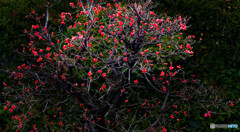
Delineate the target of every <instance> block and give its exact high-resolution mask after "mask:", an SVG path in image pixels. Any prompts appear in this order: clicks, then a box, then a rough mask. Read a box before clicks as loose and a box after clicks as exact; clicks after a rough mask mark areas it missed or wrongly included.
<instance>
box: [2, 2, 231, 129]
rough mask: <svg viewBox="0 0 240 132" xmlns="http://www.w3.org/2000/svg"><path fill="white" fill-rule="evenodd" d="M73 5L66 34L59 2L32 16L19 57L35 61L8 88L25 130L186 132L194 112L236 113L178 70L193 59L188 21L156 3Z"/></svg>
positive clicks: (19, 123) (8, 106) (18, 122)
mask: <svg viewBox="0 0 240 132" xmlns="http://www.w3.org/2000/svg"><path fill="white" fill-rule="evenodd" d="M69 5H70V6H71V7H72V8H73V10H75V12H74V13H69V12H62V13H61V15H60V16H61V20H60V23H61V25H60V26H59V30H58V32H56V31H55V29H56V28H54V27H52V28H51V23H50V22H49V21H48V20H49V19H50V17H49V10H50V9H51V7H52V5H51V3H50V4H47V5H46V6H47V13H46V14H43V15H40V16H38V15H37V13H35V12H32V13H31V15H29V17H31V18H33V19H35V20H36V21H37V22H38V24H34V25H32V26H31V28H30V29H28V30H26V31H25V33H26V34H28V35H29V37H30V39H31V40H30V42H29V43H28V44H27V45H25V47H24V48H23V50H22V51H21V52H19V54H20V55H21V56H22V57H24V58H27V60H29V61H28V62H27V63H24V64H22V65H19V66H18V67H17V70H16V71H13V72H12V73H11V75H10V78H12V80H10V81H7V82H4V83H3V84H4V86H5V89H4V91H5V92H4V93H2V94H3V95H4V97H5V99H6V100H7V102H6V105H5V106H4V109H5V110H9V111H10V112H12V113H13V116H12V118H13V120H14V121H15V122H16V125H17V126H16V129H17V130H27V131H31V130H32V131H36V130H39V131H50V130H53V131H54V130H57V131H67V130H71V131H75V130H76V131H77V130H91V131H95V130H96V131H135V130H145V131H160V130H162V131H166V129H170V130H179V129H183V128H184V127H188V126H186V122H188V120H187V118H186V117H188V116H189V115H191V111H192V110H194V109H197V108H198V109H201V110H204V111H201V114H202V115H203V116H204V117H205V118H208V117H210V116H211V115H212V114H218V113H217V112H212V110H214V108H216V107H217V108H218V107H220V106H221V107H222V109H224V110H228V105H223V102H222V101H223V100H222V99H221V96H220V95H219V94H218V93H217V92H216V91H215V90H214V89H209V88H207V87H206V86H204V85H202V84H201V83H200V81H199V80H198V79H197V78H196V76H195V75H189V74H186V73H185V72H184V69H183V68H182V67H181V65H176V64H174V63H173V62H174V61H177V60H181V59H184V60H185V59H186V58H188V57H190V56H192V54H193V51H192V45H193V44H194V43H196V41H195V40H194V38H195V36H194V35H186V33H185V32H184V31H185V30H187V29H188V25H187V22H188V18H187V17H181V16H176V17H173V18H172V17H169V16H167V15H166V14H157V13H154V12H153V11H151V8H152V5H151V2H150V1H147V2H144V3H128V4H127V5H126V6H125V5H121V3H118V2H116V3H114V4H113V5H111V4H110V3H108V4H104V3H102V2H99V3H98V4H96V3H92V2H90V1H88V2H87V3H80V2H78V3H69ZM44 18H45V19H44ZM219 98H220V99H219ZM234 103H235V102H234Z"/></svg>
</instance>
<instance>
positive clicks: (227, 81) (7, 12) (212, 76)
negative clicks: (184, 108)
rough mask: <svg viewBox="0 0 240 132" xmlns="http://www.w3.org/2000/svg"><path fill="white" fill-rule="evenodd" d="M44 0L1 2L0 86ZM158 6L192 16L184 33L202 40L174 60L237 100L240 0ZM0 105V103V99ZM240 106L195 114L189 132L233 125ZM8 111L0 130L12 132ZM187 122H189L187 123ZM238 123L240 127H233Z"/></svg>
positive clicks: (166, 1)
mask: <svg viewBox="0 0 240 132" xmlns="http://www.w3.org/2000/svg"><path fill="white" fill-rule="evenodd" d="M46 2H47V0H10V1H9V0H2V1H1V2H0V30H1V32H0V70H1V71H0V72H1V74H0V82H3V81H5V80H7V79H8V74H7V72H8V71H9V69H11V68H13V67H14V66H16V65H18V64H20V62H22V61H27V60H22V58H20V57H18V55H17V54H16V53H14V52H13V51H14V50H16V49H20V50H21V44H25V43H27V42H28V41H27V39H26V38H24V36H23V35H24V34H23V32H24V29H25V28H26V27H29V26H30V25H31V24H32V23H33V22H32V21H29V19H26V18H25V16H26V15H28V14H29V13H30V12H32V11H33V10H34V11H35V12H40V13H41V12H44V9H45V7H44V5H45V3H46ZM154 2H155V3H156V4H159V5H158V7H157V8H156V9H155V12H158V13H160V12H167V14H168V15H170V16H175V15H176V14H178V15H182V16H191V19H190V23H191V27H190V28H189V29H188V32H189V34H195V35H196V37H197V38H198V39H200V38H201V39H202V41H201V42H200V43H198V44H195V45H194V52H195V53H194V56H193V57H192V58H190V59H189V60H187V61H186V62H179V63H181V64H182V65H183V64H184V66H183V67H185V69H187V70H186V71H188V72H190V73H194V74H196V75H197V76H198V77H200V78H201V80H202V81H204V82H205V83H206V84H208V85H210V88H213V89H218V90H219V91H222V93H223V95H224V96H225V97H227V98H229V99H235V100H236V99H238V98H239V93H240V81H239V80H240V67H239V66H240V52H239V51H240V33H239V29H240V24H239V18H240V1H238V0H212V1H209V0H154ZM68 3H69V2H68V0H67V1H61V2H60V3H58V4H57V6H55V7H54V8H53V9H52V10H51V11H50V15H52V16H54V18H55V19H52V20H50V21H51V22H52V23H53V24H56V25H57V24H58V19H59V17H58V16H57V14H58V13H59V12H61V11H63V10H64V11H66V10H67V9H68V6H69V5H68ZM1 102H4V101H3V100H2V99H1ZM1 107H2V106H1ZM237 109H240V106H237V105H235V106H234V109H233V113H232V114H228V115H221V116H220V115H217V116H214V115H213V117H212V118H208V119H205V118H203V115H202V114H201V111H198V110H195V111H193V112H195V114H194V115H195V116H194V117H188V118H189V123H188V124H189V130H191V129H198V130H199V129H201V130H205V129H206V128H209V124H210V123H211V122H213V123H216V124H221V123H224V124H226V123H233V124H236V123H238V121H239V120H240V111H237ZM9 115H10V114H9V113H8V112H5V111H4V110H3V109H2V108H1V110H0V118H1V126H0V131H7V130H13V129H12V126H11V120H10V119H9V118H8V117H9ZM190 119H191V120H190ZM238 125H240V124H238Z"/></svg>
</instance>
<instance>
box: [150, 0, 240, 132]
mask: <svg viewBox="0 0 240 132" xmlns="http://www.w3.org/2000/svg"><path fill="white" fill-rule="evenodd" d="M154 2H155V3H159V4H160V5H159V6H158V7H157V8H156V9H155V11H156V12H159V13H160V12H166V13H167V14H168V15H170V16H175V15H182V16H191V19H190V25H191V27H190V28H189V30H188V32H189V34H194V35H196V38H198V39H200V38H202V41H201V42H200V43H198V44H195V45H194V46H193V47H194V52H195V53H194V56H193V57H192V58H190V59H189V61H188V62H181V63H183V64H184V65H185V66H184V67H185V69H187V70H188V71H189V72H193V73H194V74H196V75H197V76H198V77H200V78H201V80H203V81H204V82H205V83H208V84H209V85H211V86H213V87H212V88H218V89H219V90H221V91H223V93H224V95H225V96H226V97H227V98H229V99H235V100H237V99H238V98H239V93H240V81H239V80H240V67H239V65H240V43H239V41H240V33H239V31H240V22H239V18H240V1H238V0H231V1H230V0H212V1H209V0H155V1H154ZM234 107H235V109H239V106H236V105H234ZM198 111H199V110H198ZM198 111H196V114H195V115H196V118H195V120H196V121H197V120H199V119H200V117H202V115H199V114H198ZM216 111H217V110H216ZM197 115H199V116H197ZM239 117H240V114H239V113H237V112H233V113H232V114H229V115H216V116H214V117H213V119H212V120H211V121H207V122H205V121H204V119H202V121H201V122H195V125H199V126H200V129H201V130H205V128H209V124H210V123H211V122H214V123H237V122H238V120H239V119H238V118H239ZM200 120H201V119H200ZM189 123H190V122H189ZM191 124H192V125H193V124H194V123H193V122H192V123H191Z"/></svg>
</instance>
